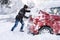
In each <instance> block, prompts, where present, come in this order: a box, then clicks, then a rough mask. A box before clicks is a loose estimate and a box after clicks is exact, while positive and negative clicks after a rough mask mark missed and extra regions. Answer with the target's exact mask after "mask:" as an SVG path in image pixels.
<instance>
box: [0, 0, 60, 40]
mask: <svg viewBox="0 0 60 40" xmlns="http://www.w3.org/2000/svg"><path fill="white" fill-rule="evenodd" d="M11 1H12V2H11V4H10V5H9V6H11V8H5V7H2V8H1V6H0V40H60V35H55V34H49V33H45V34H44V33H43V34H38V35H35V36H33V35H32V34H28V32H27V31H28V29H27V24H28V21H27V19H24V22H26V23H25V26H24V32H20V31H19V30H20V27H21V24H20V23H19V24H18V26H17V28H15V30H14V31H13V32H12V31H11V28H12V27H13V25H14V18H15V16H16V15H17V13H18V11H19V10H20V8H21V7H22V6H23V5H24V4H23V3H24V2H23V3H22V1H21V0H11ZM23 1H24V0H23ZM33 1H34V3H35V6H36V7H34V8H32V9H31V11H32V12H31V14H32V15H34V14H33V13H35V15H36V14H37V13H38V12H39V10H40V9H44V8H46V7H47V6H48V8H50V7H52V6H53V5H54V6H59V5H60V4H59V3H60V1H56V0H55V2H53V1H52V0H51V1H52V2H51V1H50V2H47V1H46V2H45V3H43V2H39V1H40V0H33ZM36 1H37V2H36ZM25 2H27V1H25ZM39 3H40V4H39ZM47 3H48V4H47ZM51 3H52V5H49V4H51ZM41 4H42V5H41ZM26 15H30V14H26ZM35 15H34V16H35ZM37 15H38V14H37Z"/></svg>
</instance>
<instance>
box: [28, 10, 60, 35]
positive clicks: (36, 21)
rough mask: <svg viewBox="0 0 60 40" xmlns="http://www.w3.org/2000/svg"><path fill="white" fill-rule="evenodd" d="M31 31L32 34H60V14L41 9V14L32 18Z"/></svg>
mask: <svg viewBox="0 0 60 40" xmlns="http://www.w3.org/2000/svg"><path fill="white" fill-rule="evenodd" d="M30 20H32V21H31V24H30V27H29V32H30V33H32V34H41V33H51V34H60V16H59V15H51V14H49V13H47V12H44V11H42V10H40V12H39V16H37V17H34V18H31V19H30Z"/></svg>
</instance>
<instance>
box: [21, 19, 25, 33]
mask: <svg viewBox="0 0 60 40" xmlns="http://www.w3.org/2000/svg"><path fill="white" fill-rule="evenodd" d="M20 22H21V28H20V31H21V32H24V31H23V27H24V22H23V20H21V21H20Z"/></svg>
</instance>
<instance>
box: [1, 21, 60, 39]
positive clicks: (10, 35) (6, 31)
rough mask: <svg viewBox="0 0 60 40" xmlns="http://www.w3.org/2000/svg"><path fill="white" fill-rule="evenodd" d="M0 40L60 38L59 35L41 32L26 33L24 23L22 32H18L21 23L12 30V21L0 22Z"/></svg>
mask: <svg viewBox="0 0 60 40" xmlns="http://www.w3.org/2000/svg"><path fill="white" fill-rule="evenodd" d="M25 22H27V21H25ZM0 23H1V24H0V40H60V35H55V34H49V33H45V34H44V33H42V34H38V35H35V36H33V35H32V34H28V33H27V31H26V29H27V28H26V25H25V27H24V32H20V31H19V30H20V26H21V24H20V23H19V25H18V26H17V28H15V30H14V31H13V32H12V31H11V28H12V26H13V25H14V23H12V22H0ZM25 24H26V23H25Z"/></svg>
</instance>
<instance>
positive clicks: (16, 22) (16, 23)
mask: <svg viewBox="0 0 60 40" xmlns="http://www.w3.org/2000/svg"><path fill="white" fill-rule="evenodd" d="M18 22H19V21H18V20H16V21H15V24H14V26H13V27H12V29H11V31H13V30H14V29H15V28H16V27H17V25H18Z"/></svg>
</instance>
